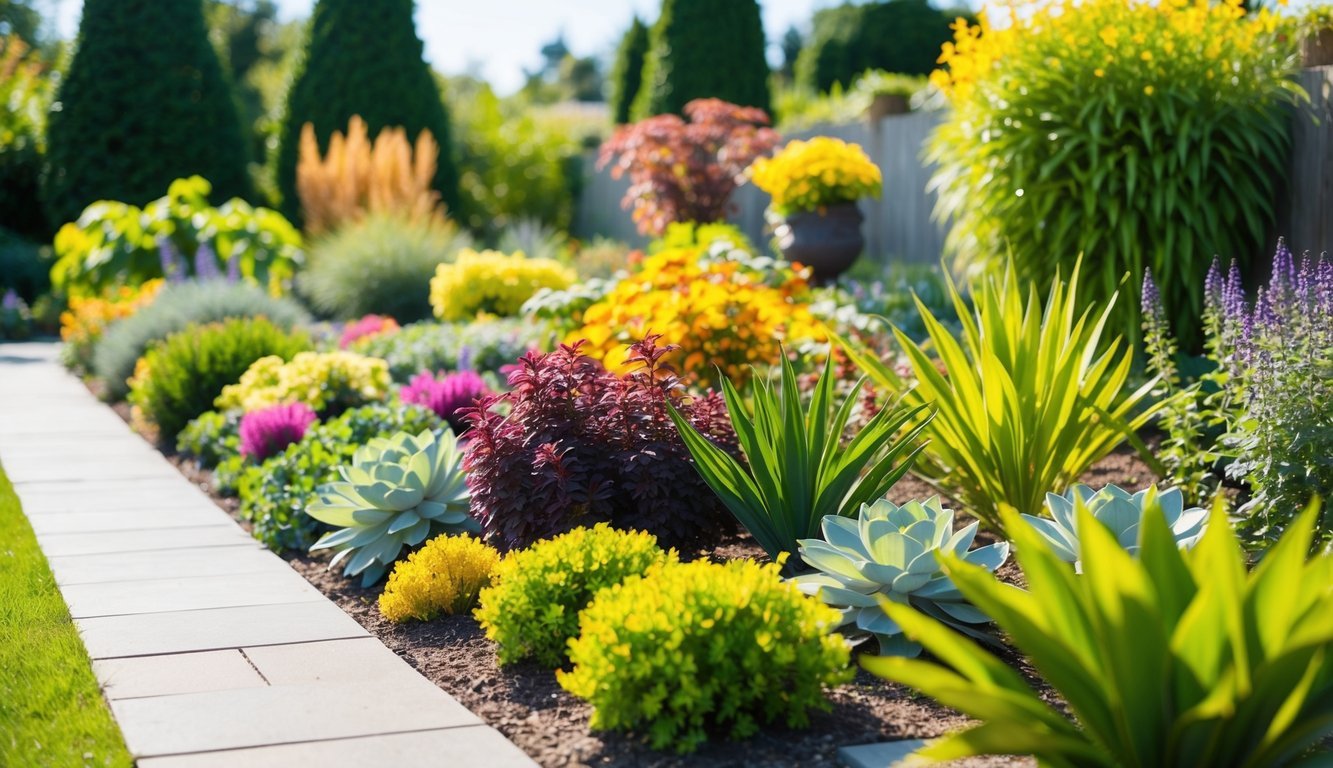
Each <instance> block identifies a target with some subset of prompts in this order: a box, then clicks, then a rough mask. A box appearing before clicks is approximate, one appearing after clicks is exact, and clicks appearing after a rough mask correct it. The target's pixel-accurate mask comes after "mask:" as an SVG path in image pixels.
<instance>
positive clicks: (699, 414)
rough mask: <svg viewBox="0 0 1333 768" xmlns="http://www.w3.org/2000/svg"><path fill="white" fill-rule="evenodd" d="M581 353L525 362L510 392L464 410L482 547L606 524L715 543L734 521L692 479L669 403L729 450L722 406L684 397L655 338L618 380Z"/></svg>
mask: <svg viewBox="0 0 1333 768" xmlns="http://www.w3.org/2000/svg"><path fill="white" fill-rule="evenodd" d="M582 349H583V345H582V344H581V343H576V344H573V345H562V346H561V347H560V348H559V349H557V350H556V351H555V352H552V353H550V354H545V355H543V354H540V353H537V352H530V353H528V354H526V355H524V356H523V357H522V358H520V359H519V361H518V364H517V365H516V367H515V369H514V370H513V371H512V372H511V373H510V374H509V386H510V387H511V388H512V389H511V391H510V392H508V393H505V394H502V395H492V396H489V397H485V398H483V399H482V400H481V401H480V402H479V403H478V405H477V407H476V408H473V409H470V410H469V411H468V412H467V414H466V419H467V422H468V424H470V425H471V429H470V430H469V431H468V432H467V436H468V442H467V448H466V452H467V461H466V468H467V471H468V487H469V488H470V489H471V490H472V514H473V516H474V517H476V518H477V520H478V521H479V522H480V523H481V525H482V528H483V529H484V530H485V532H486V539H487V540H488V541H489V542H491V543H492V544H495V545H497V546H499V547H500V548H501V549H506V550H508V549H515V548H520V547H524V546H527V545H529V544H531V543H532V542H534V541H537V540H538V539H544V538H549V537H551V536H555V535H557V534H560V533H563V532H565V531H568V530H570V529H571V528H575V527H578V526H587V525H592V524H594V523H599V522H609V523H611V524H612V525H614V526H615V527H617V528H625V529H637V530H643V531H648V532H649V533H652V534H653V535H655V536H657V537H658V538H659V539H662V541H663V542H664V543H665V544H667V545H670V546H682V547H683V546H699V545H705V544H708V543H711V542H716V541H717V540H718V539H719V537H721V536H722V535H723V534H724V533H725V532H726V531H727V530H729V529H730V528H731V518H730V516H729V515H728V514H727V511H726V508H725V507H723V506H722V504H721V503H720V502H719V501H718V500H717V498H716V496H714V495H713V493H712V492H711V491H710V490H709V488H708V486H707V485H706V484H704V481H703V480H702V479H700V477H699V474H698V473H697V472H695V469H694V465H693V463H692V462H691V460H690V452H689V451H688V450H686V448H685V445H684V443H682V442H681V436H680V434H679V432H678V431H677V429H676V425H675V424H673V423H672V421H671V417H670V416H669V414H668V413H667V404H668V403H670V404H671V405H672V406H673V407H674V408H676V410H677V411H679V413H680V415H681V418H683V419H684V420H686V421H688V422H689V423H690V424H691V425H692V426H693V427H694V428H695V429H697V430H699V431H700V432H702V433H703V434H705V435H707V436H708V439H710V440H712V441H715V442H716V443H717V444H719V445H722V446H724V447H725V448H726V449H730V450H734V446H735V441H736V437H735V434H734V433H733V432H732V431H731V425H730V424H728V423H727V416H726V408H725V407H724V406H723V403H722V398H721V397H718V396H717V395H716V394H711V393H710V394H706V395H703V396H700V397H694V398H689V397H687V395H686V393H685V391H684V388H683V387H682V386H681V383H680V380H679V378H678V377H677V376H676V375H675V373H674V372H673V371H672V370H671V369H670V368H668V367H667V366H666V365H665V364H664V363H663V362H662V358H663V356H664V355H666V354H668V353H670V351H671V349H672V348H671V347H669V346H658V339H657V337H655V336H650V337H648V338H647V339H645V340H643V341H642V342H640V343H638V344H636V345H635V347H634V350H633V355H634V357H633V365H634V366H635V367H634V369H633V370H632V371H630V372H629V373H628V374H625V375H623V376H622V375H617V374H615V373H612V372H610V371H608V370H606V369H605V368H603V367H602V365H601V364H600V363H598V362H597V361H596V360H593V359H592V358H590V357H588V356H586V355H584V354H583V352H582Z"/></svg>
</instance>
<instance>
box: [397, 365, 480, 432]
mask: <svg viewBox="0 0 1333 768" xmlns="http://www.w3.org/2000/svg"><path fill="white" fill-rule="evenodd" d="M490 393H491V390H490V388H489V387H487V386H486V382H485V381H483V380H482V378H481V376H479V375H477V373H476V372H475V371H459V372H458V373H451V374H448V375H445V374H444V373H443V372H441V373H440V378H438V379H437V378H435V375H434V374H432V373H431V372H430V371H422V372H421V373H418V374H417V375H416V376H413V377H412V381H410V382H408V384H407V386H405V387H403V390H402V392H401V393H400V394H399V396H400V397H402V399H403V402H404V403H412V404H415V405H424V406H426V407H427V408H429V409H431V410H432V411H435V414H436V415H437V416H439V417H440V418H442V419H444V420H445V421H447V422H449V428H450V429H452V430H453V431H454V434H461V433H462V431H463V427H464V424H463V419H462V418H461V417H460V416H459V415H458V412H459V410H461V409H463V408H469V407H471V406H472V403H473V401H475V400H476V399H477V398H479V397H482V396H484V395H489V394H490Z"/></svg>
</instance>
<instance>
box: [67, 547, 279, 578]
mask: <svg viewBox="0 0 1333 768" xmlns="http://www.w3.org/2000/svg"><path fill="white" fill-rule="evenodd" d="M46 561H47V563H49V564H50V566H51V572H52V573H54V574H55V577H56V584H58V585H60V587H61V589H62V590H63V589H64V588H65V587H68V586H72V585H76V584H97V583H99V582H104V581H144V580H155V579H178V578H185V577H190V576H227V575H235V574H243V573H257V572H261V571H271V570H272V569H273V568H274V567H275V566H278V567H282V568H286V567H287V564H286V563H284V562H282V560H281V559H280V558H278V556H277V555H275V554H273V553H272V552H269V551H268V550H266V549H264V548H263V547H261V546H260V545H259V542H257V541H255V540H253V539H250V540H247V541H240V542H237V543H236V544H233V545H230V546H225V547H200V548H194V549H163V550H156V551H153V552H109V553H106V554H100V555H66V556H62V557H51V556H48V557H47V558H46Z"/></svg>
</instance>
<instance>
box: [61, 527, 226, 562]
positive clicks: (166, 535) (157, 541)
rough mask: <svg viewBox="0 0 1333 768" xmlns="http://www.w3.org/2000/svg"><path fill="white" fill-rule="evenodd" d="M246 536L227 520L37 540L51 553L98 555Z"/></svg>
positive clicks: (219, 543)
mask: <svg viewBox="0 0 1333 768" xmlns="http://www.w3.org/2000/svg"><path fill="white" fill-rule="evenodd" d="M247 539H249V536H247V535H246V533H245V531H243V530H241V529H240V528H238V527H237V526H235V525H227V524H225V523H224V524H214V525H200V526H191V527H189V528H161V529H158V530H151V529H150V530H143V531H101V532H97V533H87V532H84V533H50V534H38V535H37V542H38V543H39V544H41V545H42V551H43V552H46V553H47V554H48V555H49V556H51V557H59V556H61V555H98V554H104V553H108V552H152V551H155V550H159V549H180V548H182V547H226V546H231V545H234V544H242V543H245V541H246V540H247Z"/></svg>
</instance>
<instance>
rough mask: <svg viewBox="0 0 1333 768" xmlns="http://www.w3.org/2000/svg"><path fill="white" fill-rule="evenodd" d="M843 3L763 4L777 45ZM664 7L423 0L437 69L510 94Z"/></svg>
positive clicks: (61, 27) (627, 0)
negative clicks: (546, 55) (546, 54)
mask: <svg viewBox="0 0 1333 768" xmlns="http://www.w3.org/2000/svg"><path fill="white" fill-rule="evenodd" d="M374 1H375V0H366V2H374ZM839 1H840V0H761V6H762V7H763V12H764V31H765V32H766V33H767V35H768V38H769V40H770V41H772V42H773V43H775V44H776V41H777V39H778V38H779V37H780V36H781V35H782V33H783V32H784V31H786V29H787V27H788V26H789V25H791V24H796V25H797V26H808V24H809V20H810V17H811V15H812V14H813V13H814V11H815V10H816V9H817V8H823V7H827V6H829V5H836V4H838V2H839ZM42 5H45V6H46V8H45V9H44V10H47V11H48V12H49V11H50V10H51V9H54V12H55V18H56V28H57V30H58V31H59V32H60V34H61V36H62V37H73V36H74V33H75V32H76V31H77V30H78V24H79V10H80V8H81V7H82V5H83V3H82V2H81V0H44V2H39V3H38V6H39V7H41V6H42ZM278 5H279V7H280V8H281V13H282V14H283V16H284V18H296V17H302V16H307V15H309V13H310V9H311V7H313V5H314V0H278ZM659 7H660V0H417V32H418V33H419V34H420V35H421V37H422V39H423V40H424V41H425V43H426V58H427V59H428V60H429V61H430V62H431V64H432V65H434V66H435V68H436V69H439V70H440V71H442V72H446V73H451V74H453V73H459V72H463V71H466V70H467V69H468V67H469V66H470V65H478V66H479V67H480V69H481V71H482V73H483V74H484V75H485V76H486V77H487V79H489V80H490V81H491V82H492V83H493V84H494V85H495V86H496V87H497V89H498V90H499V91H500V92H502V93H507V92H510V91H513V90H515V89H517V88H518V87H519V86H520V85H521V84H522V82H523V68H524V67H528V68H535V67H536V66H537V65H538V64H539V63H540V60H541V57H540V55H539V54H538V50H539V49H540V48H541V46H542V45H543V44H544V43H546V42H548V41H550V40H551V39H552V38H554V37H555V35H556V34H558V33H559V32H560V31H561V30H563V31H564V33H565V41H566V42H567V44H568V45H569V47H570V49H571V50H572V51H573V52H574V53H575V54H577V55H581V56H586V55H603V54H609V52H610V51H611V50H613V49H614V47H615V44H616V42H617V41H618V40H619V36H620V34H621V33H622V32H623V31H624V30H625V28H626V27H628V26H629V22H630V18H631V17H632V16H633V15H634V14H635V13H638V14H639V16H640V17H641V18H644V19H653V18H656V16H657V9H658V8H659Z"/></svg>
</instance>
